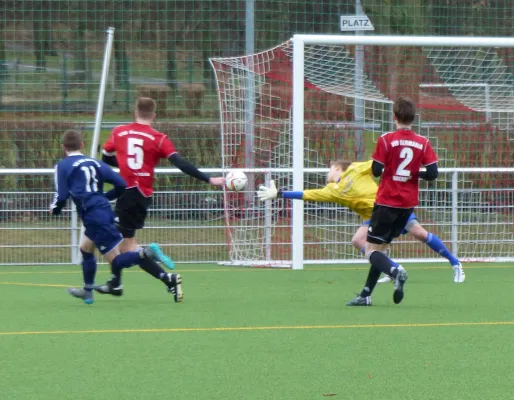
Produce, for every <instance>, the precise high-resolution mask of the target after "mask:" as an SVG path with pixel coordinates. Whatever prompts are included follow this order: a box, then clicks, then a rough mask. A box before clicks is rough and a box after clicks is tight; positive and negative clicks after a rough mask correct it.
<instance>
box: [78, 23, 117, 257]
mask: <svg viewBox="0 0 514 400" xmlns="http://www.w3.org/2000/svg"><path fill="white" fill-rule="evenodd" d="M114 31H115V29H114V27H109V28H107V30H106V32H105V33H106V35H107V36H106V42H105V49H104V58H103V61H102V73H101V75H100V87H99V91H98V100H97V103H96V112H95V125H94V131H93V137H92V139H91V151H90V154H89V155H90V157H92V158H96V156H97V153H98V143H99V141H100V132H101V130H102V120H103V113H104V103H105V92H106V90H107V83H108V80H109V67H110V65H111V56H112V47H113V43H114ZM72 224H73V225H74V226H77V224H78V214H77V210H76V209H75V206H73V211H72ZM85 231H86V230H85V228H84V225H81V227H80V235H79V240H78V241H77V240H76V237H75V241H74V243H72V245H73V246H75V250H73V248H72V254H74V256H73V263H74V264H80V262H81V261H80V260H81V255H80V243H81V242H82V239H83V238H84V234H85Z"/></svg>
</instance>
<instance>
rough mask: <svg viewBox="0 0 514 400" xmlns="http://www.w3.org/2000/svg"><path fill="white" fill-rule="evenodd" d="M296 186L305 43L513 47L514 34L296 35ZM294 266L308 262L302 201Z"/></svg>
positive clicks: (295, 224)
mask: <svg viewBox="0 0 514 400" xmlns="http://www.w3.org/2000/svg"><path fill="white" fill-rule="evenodd" d="M292 41H293V163H292V164H293V190H294V191H303V189H304V188H303V182H304V161H305V160H304V80H305V76H304V61H305V45H309V44H318V45H361V46H365V45H367V46H403V47H411V46H440V47H457V46H458V47H497V48H500V47H501V48H514V38H507V37H444V36H350V35H294V36H293V39H292ZM456 172H457V171H456ZM292 208H293V216H292V243H293V245H292V268H293V269H303V265H304V263H305V260H304V253H303V246H304V229H303V228H304V226H303V215H304V210H303V209H304V207H303V202H302V201H295V202H293V205H292Z"/></svg>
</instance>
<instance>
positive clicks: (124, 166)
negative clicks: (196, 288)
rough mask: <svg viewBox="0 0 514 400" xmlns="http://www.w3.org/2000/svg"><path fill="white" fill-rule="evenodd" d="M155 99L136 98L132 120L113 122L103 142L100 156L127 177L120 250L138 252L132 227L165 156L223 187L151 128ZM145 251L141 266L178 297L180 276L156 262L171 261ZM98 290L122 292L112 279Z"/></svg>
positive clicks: (143, 212)
mask: <svg viewBox="0 0 514 400" xmlns="http://www.w3.org/2000/svg"><path fill="white" fill-rule="evenodd" d="M155 111H156V103H155V101H154V100H153V99H151V98H148V97H140V98H139V99H138V100H137V103H136V109H135V112H134V117H135V122H133V123H131V124H128V125H121V126H117V127H116V128H114V129H113V131H112V132H111V136H110V137H109V140H108V141H107V142H106V143H105V144H104V148H103V157H102V160H103V161H104V162H106V163H107V164H109V165H112V166H116V167H119V168H120V175H121V176H122V177H123V179H124V180H125V182H127V190H126V191H125V193H124V194H123V195H122V196H121V197H120V198H119V199H118V200H117V202H116V208H115V212H116V216H117V218H118V222H117V223H118V230H119V231H120V232H121V234H122V235H123V238H124V240H123V243H122V244H121V245H120V251H121V252H122V253H125V252H127V251H136V249H137V248H138V243H137V241H136V231H137V230H138V229H142V228H143V226H144V224H145V219H146V216H147V213H148V208H149V207H150V204H151V202H152V194H153V183H154V173H155V167H156V166H157V165H158V163H159V161H160V160H161V159H163V158H165V159H168V160H169V162H170V163H171V164H173V165H174V166H176V167H177V168H178V169H180V170H181V171H182V172H184V173H186V174H188V175H190V176H192V177H194V178H197V179H200V180H202V181H204V182H206V183H210V184H211V185H215V186H223V185H224V184H225V178H223V177H217V178H214V177H209V176H207V175H205V174H204V173H203V172H201V171H199V170H198V169H197V168H196V167H195V166H194V165H192V164H190V163H189V162H187V161H186V160H184V159H183V158H182V157H180V155H179V154H178V152H177V150H176V149H175V146H174V145H173V143H172V142H171V141H170V140H169V139H168V136H166V134H164V133H162V132H159V131H157V130H155V129H154V128H152V124H153V122H154V121H155V118H156V113H155ZM146 251H147V252H148V251H149V252H152V254H150V256H151V257H149V258H148V259H147V260H149V261H147V262H146V263H144V264H142V265H140V267H141V268H142V269H143V270H144V271H145V272H147V273H149V274H150V275H152V276H153V277H155V278H156V279H159V280H161V281H162V282H163V283H164V284H165V285H166V286H167V287H168V291H169V292H170V293H172V294H173V297H174V299H175V301H176V302H180V301H182V298H183V292H182V285H181V283H182V277H181V276H180V275H179V274H170V273H166V272H164V270H163V269H162V268H161V267H160V266H159V264H157V263H156V262H155V260H159V261H161V262H162V263H163V264H164V265H165V266H166V267H167V268H169V269H174V268H175V266H174V263H173V261H172V260H171V258H169V257H167V256H166V255H165V254H164V253H163V252H162V251H161V249H160V248H159V246H157V245H153V244H151V245H149V246H148V247H147V248H146ZM95 290H97V291H98V292H100V293H104V294H111V295H114V296H120V295H121V293H122V292H121V288H115V287H113V285H112V284H111V282H110V281H109V282H107V283H106V284H105V285H101V286H97V287H96V288H95Z"/></svg>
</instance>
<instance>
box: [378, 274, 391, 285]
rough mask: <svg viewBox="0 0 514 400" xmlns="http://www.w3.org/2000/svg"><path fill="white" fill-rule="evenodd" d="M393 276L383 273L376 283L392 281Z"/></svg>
mask: <svg viewBox="0 0 514 400" xmlns="http://www.w3.org/2000/svg"><path fill="white" fill-rule="evenodd" d="M392 281H393V278H391V277H390V276H389V275H384V276H383V277H382V278H380V279H379V280H378V281H377V283H389V282H392Z"/></svg>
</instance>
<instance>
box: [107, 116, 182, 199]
mask: <svg viewBox="0 0 514 400" xmlns="http://www.w3.org/2000/svg"><path fill="white" fill-rule="evenodd" d="M176 152H177V150H175V146H174V145H173V143H172V142H171V141H170V140H169V139H168V136H166V135H165V134H164V133H161V132H159V131H156V130H155V129H153V128H152V127H151V126H150V125H143V124H138V123H136V122H134V123H132V124H128V125H120V126H117V127H116V128H114V129H113V130H112V132H111V137H110V138H109V140H107V142H106V143H105V144H104V154H106V155H109V156H112V155H114V154H116V159H117V160H118V166H119V168H120V175H121V176H122V177H123V179H125V181H126V182H127V188H132V187H137V188H138V189H139V190H140V191H141V193H143V194H144V195H145V196H147V197H149V196H151V195H152V193H153V177H154V170H155V167H156V166H157V164H158V163H159V160H160V159H161V158H168V157H169V156H171V155H172V154H174V153H176Z"/></svg>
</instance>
